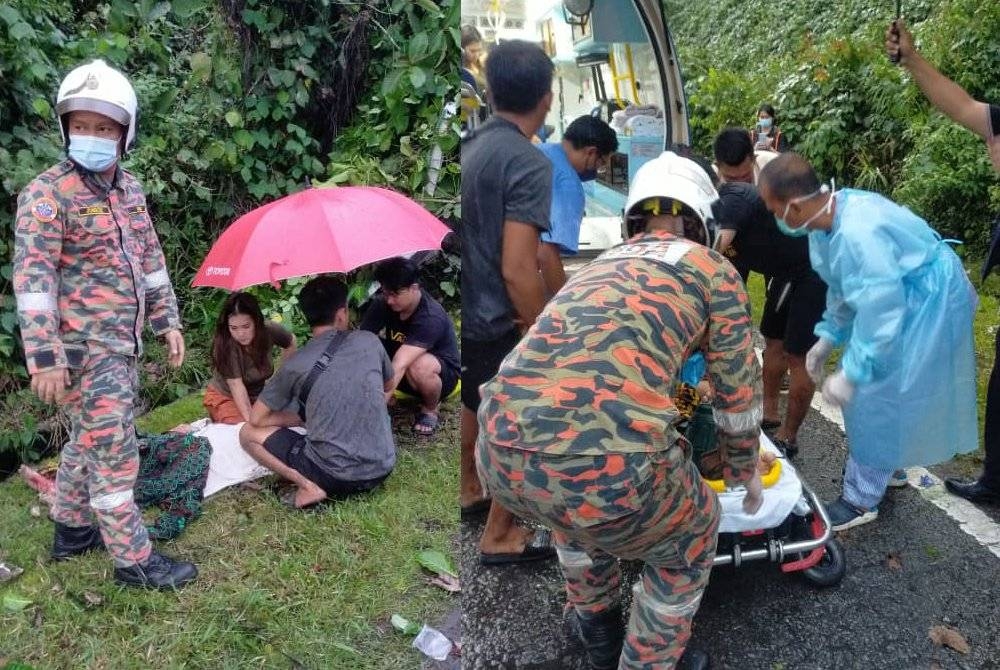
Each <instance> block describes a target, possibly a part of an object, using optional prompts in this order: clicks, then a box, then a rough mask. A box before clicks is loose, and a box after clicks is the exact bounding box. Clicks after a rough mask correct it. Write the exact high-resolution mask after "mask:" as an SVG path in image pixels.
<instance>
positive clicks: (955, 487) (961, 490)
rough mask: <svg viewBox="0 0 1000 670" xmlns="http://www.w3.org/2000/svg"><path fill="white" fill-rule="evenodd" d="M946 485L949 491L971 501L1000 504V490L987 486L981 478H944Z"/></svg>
mask: <svg viewBox="0 0 1000 670" xmlns="http://www.w3.org/2000/svg"><path fill="white" fill-rule="evenodd" d="M944 487H945V488H946V489H948V492H949V493H952V494H953V495H956V496H959V497H961V498H965V499H966V500H968V501H969V502H974V503H985V504H987V505H1000V490H995V489H993V488H992V487H990V486H987V485H986V484H984V483H983V482H982V480H981V479H976V480H974V481H971V482H966V481H962V480H961V479H955V478H953V477H948V478H947V479H945V480H944Z"/></svg>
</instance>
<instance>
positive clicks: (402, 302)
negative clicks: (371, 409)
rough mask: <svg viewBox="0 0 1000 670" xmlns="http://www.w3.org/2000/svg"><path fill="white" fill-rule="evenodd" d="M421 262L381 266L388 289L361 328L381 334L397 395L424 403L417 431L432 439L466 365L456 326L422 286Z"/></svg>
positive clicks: (380, 273) (378, 276)
mask: <svg viewBox="0 0 1000 670" xmlns="http://www.w3.org/2000/svg"><path fill="white" fill-rule="evenodd" d="M418 276H419V272H418V270H417V266H416V264H415V263H414V262H413V261H411V260H409V259H406V258H391V259H389V260H387V261H383V262H382V263H379V265H378V267H376V268H375V279H376V281H378V283H379V285H380V286H381V287H382V292H381V294H379V295H377V296H376V297H375V298H374V299H373V300H372V304H371V306H370V307H369V308H368V311H366V312H365V316H364V318H363V319H362V320H361V330H368V331H371V332H373V333H376V334H379V336H380V337H381V339H382V345H383V346H384V347H385V350H386V353H387V354H389V357H390V358H392V370H393V378H392V388H393V390H392V391H389V392H387V393H386V398H387V399H389V398H391V396H392V393H393V391H395V390H396V389H399V390H400V391H402V392H403V393H406V394H408V395H412V396H416V397H418V398H419V399H420V412H419V413H418V414H417V419H416V421H415V422H414V424H413V430H414V432H417V433H419V434H421V435H431V434H433V433H434V431H435V430H437V427H438V405H439V404H440V403H441V400H442V399H444V398H447V397H448V396H449V395H450V394H451V392H452V391H454V390H455V386H456V385H457V384H458V375H459V372H460V367H461V361H460V359H459V355H458V342H457V340H456V338H455V326H454V325H453V324H452V322H451V319H450V318H449V317H448V314H447V312H445V311H444V308H443V307H442V306H441V304H440V303H438V301H436V300H435V299H434V298H432V297H431V296H429V295H428V294H427V293H425V292H424V290H423V289H421V288H420V284H419V282H418Z"/></svg>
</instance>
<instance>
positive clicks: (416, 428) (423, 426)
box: [413, 412, 440, 437]
mask: <svg viewBox="0 0 1000 670" xmlns="http://www.w3.org/2000/svg"><path fill="white" fill-rule="evenodd" d="M439 423H440V421H439V419H438V415H437V414H430V413H428V412H421V413H420V414H418V415H417V420H416V421H414V422H413V432H414V433H416V434H417V435H423V436H425V437H426V436H430V435H433V434H434V433H435V432H437V429H438V424H439Z"/></svg>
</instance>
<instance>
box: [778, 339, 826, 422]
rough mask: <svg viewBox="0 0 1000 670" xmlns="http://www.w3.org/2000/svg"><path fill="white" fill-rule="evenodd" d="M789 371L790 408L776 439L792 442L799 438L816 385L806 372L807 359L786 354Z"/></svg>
mask: <svg viewBox="0 0 1000 670" xmlns="http://www.w3.org/2000/svg"><path fill="white" fill-rule="evenodd" d="M786 357H787V359H788V369H789V370H790V371H791V385H790V386H789V389H788V408H787V410H786V412H785V422H784V423H783V424H782V425H781V428H779V429H778V432H777V434H776V437H777V438H778V439H779V440H790V441H792V442H794V441H795V439H796V438H797V437H798V434H799V428H800V427H801V426H802V422H803V421H804V420H805V418H806V413H808V412H809V403H810V402H811V401H812V397H813V393H815V392H816V385H815V384H814V383H813V381H812V380H811V379H809V373H807V372H806V357H805V356H793V355H792V354H786Z"/></svg>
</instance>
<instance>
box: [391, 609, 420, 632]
mask: <svg viewBox="0 0 1000 670" xmlns="http://www.w3.org/2000/svg"><path fill="white" fill-rule="evenodd" d="M389 623H391V624H392V627H393V628H395V629H396V630H398V631H399V632H400V633H403V634H404V635H416V634H417V633H419V632H420V628H421V626H420V624H418V623H417V622H416V621H410V620H409V619H407V618H405V617H403V616H401V615H399V614H393V615H392V616H391V617H389Z"/></svg>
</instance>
